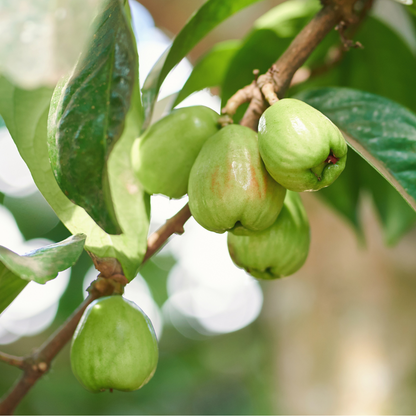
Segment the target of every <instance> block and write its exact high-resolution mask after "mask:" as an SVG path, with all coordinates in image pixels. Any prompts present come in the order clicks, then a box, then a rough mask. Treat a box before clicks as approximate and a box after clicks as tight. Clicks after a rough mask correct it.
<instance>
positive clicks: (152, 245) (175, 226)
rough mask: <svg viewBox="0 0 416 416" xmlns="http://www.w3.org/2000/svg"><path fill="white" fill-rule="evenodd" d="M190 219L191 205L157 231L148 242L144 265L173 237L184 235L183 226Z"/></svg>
mask: <svg viewBox="0 0 416 416" xmlns="http://www.w3.org/2000/svg"><path fill="white" fill-rule="evenodd" d="M189 218H191V211H190V210H189V205H188V204H186V205H185V206H184V207H183V208H182V209H181V210H180V211H179V212H178V213H176V214H175V215H174V216H173V217H172V218H170V219H168V220H167V221H166V223H165V224H164V225H162V226H161V227H160V228H159V229H158V230H157V231H155V232H154V233H153V234H152V235H151V236H150V237H149V238H148V240H147V251H146V254H145V255H144V259H143V262H142V264H143V263H145V262H146V261H147V260H148V259H149V258H150V257H152V256H153V255H154V254H155V253H156V252H157V251H159V249H160V248H162V246H163V245H164V244H165V243H166V242H167V240H168V238H169V237H170V236H171V235H173V234H183V233H184V232H185V230H184V229H183V226H184V224H185V223H186V221H188V220H189Z"/></svg>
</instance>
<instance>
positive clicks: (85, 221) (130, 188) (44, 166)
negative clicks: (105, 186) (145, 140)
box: [0, 77, 149, 280]
mask: <svg viewBox="0 0 416 416" xmlns="http://www.w3.org/2000/svg"><path fill="white" fill-rule="evenodd" d="M51 95H52V91H51V90H50V89H38V90H32V91H25V90H22V89H19V88H16V87H15V86H13V85H12V84H11V83H10V82H8V81H7V80H6V79H5V78H1V77H0V114H1V115H2V117H3V118H4V120H5V122H6V125H7V127H8V129H9V131H10V134H11V135H12V137H13V140H14V141H15V143H16V145H17V148H18V150H19V152H20V154H21V156H22V157H23V159H24V160H25V162H26V164H27V165H28V167H29V169H30V171H31V174H32V176H33V179H34V181H35V183H36V185H37V186H38V188H39V190H40V191H41V192H42V194H43V196H44V197H45V199H46V200H47V201H48V203H49V204H50V205H51V207H52V209H53V210H54V211H55V212H56V214H57V215H58V217H59V218H60V219H61V221H62V222H63V223H64V224H65V226H66V227H67V228H68V229H69V230H70V231H71V232H72V233H73V234H79V233H83V234H86V235H87V240H86V243H85V248H86V249H87V250H88V251H90V252H92V253H94V254H95V255H96V256H98V257H101V258H103V257H114V258H116V259H117V260H119V262H120V263H121V266H122V268H123V271H124V274H125V276H126V277H127V279H128V280H131V279H133V278H134V277H135V276H136V274H137V270H138V268H139V266H140V263H141V261H142V259H143V256H144V253H145V251H146V245H147V243H146V240H147V232H148V225H149V196H148V195H147V194H145V193H144V191H143V189H142V188H141V185H140V183H138V181H136V180H135V179H134V177H133V175H132V168H131V165H130V161H129V160H128V159H129V158H127V156H126V155H127V154H129V153H130V147H129V146H130V143H131V142H132V140H133V139H134V138H136V137H137V136H138V134H139V131H140V126H141V121H142V111H141V103H140V99H139V98H140V97H139V92H138V87H137V86H136V89H135V92H134V97H133V103H134V105H132V106H131V108H130V111H129V113H128V115H127V119H126V126H125V129H124V132H123V135H122V137H121V139H120V140H119V141H118V142H117V144H116V146H115V147H114V150H113V152H112V154H111V156H110V159H109V178H110V185H111V186H112V187H115V188H117V196H118V198H116V199H115V209H116V213H117V216H118V218H120V225H121V228H122V230H123V234H121V235H117V236H116V235H109V234H107V233H105V232H104V231H103V230H102V229H101V228H100V227H99V226H98V225H97V224H96V223H95V222H94V221H93V220H92V219H91V217H90V216H89V215H88V214H87V213H86V212H85V210H84V209H83V208H81V207H79V206H77V205H75V204H74V203H72V202H71V201H70V200H69V199H68V198H67V197H66V196H65V195H64V194H63V192H62V191H61V189H60V188H59V186H58V184H57V183H56V180H55V177H54V175H53V173H52V170H51V168H50V165H49V157H48V148H47V144H46V127H47V115H48V109H49V102H50V98H51ZM121 165H123V166H124V171H123V172H122V174H120V170H119V168H117V166H121ZM113 167H114V168H115V169H114V171H113Z"/></svg>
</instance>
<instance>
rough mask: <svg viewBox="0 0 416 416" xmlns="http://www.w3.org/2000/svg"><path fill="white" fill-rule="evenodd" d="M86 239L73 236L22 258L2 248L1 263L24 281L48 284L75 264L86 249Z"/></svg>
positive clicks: (81, 235)
mask: <svg viewBox="0 0 416 416" xmlns="http://www.w3.org/2000/svg"><path fill="white" fill-rule="evenodd" d="M85 238H86V236H85V235H84V234H77V235H73V236H71V237H69V238H67V239H66V240H63V241H60V242H59V243H54V244H51V245H49V246H45V247H42V248H39V249H37V250H34V251H31V252H29V253H26V254H24V255H22V256H20V255H19V254H16V253H14V252H13V251H11V250H9V249H8V248H6V247H3V246H0V261H1V262H2V263H3V264H4V265H5V266H6V267H7V268H8V269H9V270H10V271H12V272H13V273H14V274H15V275H17V276H19V277H21V278H22V279H24V280H28V281H30V280H33V281H35V282H37V283H46V282H47V281H48V280H51V279H54V278H55V277H56V276H57V275H58V273H59V272H61V271H63V270H66V269H68V268H69V267H71V266H73V265H74V264H75V262H76V261H77V260H78V257H79V256H80V255H81V253H82V250H83V249H84V244H85Z"/></svg>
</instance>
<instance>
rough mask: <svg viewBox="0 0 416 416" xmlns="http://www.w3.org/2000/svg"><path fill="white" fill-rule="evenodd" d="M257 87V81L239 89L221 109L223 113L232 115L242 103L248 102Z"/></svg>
mask: <svg viewBox="0 0 416 416" xmlns="http://www.w3.org/2000/svg"><path fill="white" fill-rule="evenodd" d="M255 88H256V82H255V81H253V82H252V83H251V84H250V85H247V86H245V87H244V88H241V90H238V91H237V92H236V93H235V94H234V95H233V96H232V97H231V98H230V99H229V100H228V101H227V104H226V106H225V107H224V108H223V109H222V110H221V113H222V114H226V115H228V116H230V117H232V116H233V115H234V114H235V112H236V111H237V108H238V107H240V105H241V104H244V103H248V102H249V101H250V100H251V99H252V98H253V91H254V89H255Z"/></svg>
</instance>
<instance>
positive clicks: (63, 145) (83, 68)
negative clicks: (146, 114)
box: [48, 0, 137, 234]
mask: <svg viewBox="0 0 416 416" xmlns="http://www.w3.org/2000/svg"><path fill="white" fill-rule="evenodd" d="M95 25H96V30H95V33H94V36H93V40H92V43H91V45H90V47H89V48H88V50H87V51H86V52H85V53H84V54H83V55H82V56H81V59H80V61H79V64H78V65H77V66H76V68H75V70H74V72H73V74H72V75H71V76H70V77H69V79H67V80H64V81H63V82H62V83H60V84H59V85H58V86H57V88H56V90H55V93H54V96H53V98H52V103H51V109H50V115H49V129H48V130H49V143H48V144H49V152H50V160H51V164H52V167H53V172H54V174H55V177H56V180H57V182H58V184H59V186H60V187H61V189H62V191H63V192H64V193H65V195H67V196H68V198H69V199H70V200H71V201H72V202H74V203H75V204H77V205H79V206H81V207H83V208H84V209H85V210H86V211H87V212H88V214H90V215H91V217H92V218H93V219H94V220H95V221H96V222H97V224H98V225H100V226H101V227H102V228H103V229H104V230H105V231H106V232H108V233H110V234H119V233H120V232H121V229H120V227H119V224H118V221H117V220H118V218H116V214H115V211H114V206H113V202H112V198H111V192H110V186H109V183H108V182H109V179H108V172H107V160H108V157H109V155H110V152H111V151H112V149H113V147H114V145H115V143H116V142H117V140H118V139H119V138H120V136H121V134H122V132H123V128H124V120H125V117H126V114H127V112H128V110H129V107H130V101H131V94H132V91H133V88H134V84H135V82H136V78H135V75H136V71H137V61H136V54H135V47H136V45H135V43H134V38H133V34H132V33H131V30H130V26H129V23H128V21H127V18H126V15H125V13H124V8H123V5H122V3H121V2H120V1H119V0H110V1H108V2H107V5H106V7H105V9H104V10H103V12H102V13H101V14H100V15H99V16H98V17H97V20H96V22H95Z"/></svg>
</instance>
